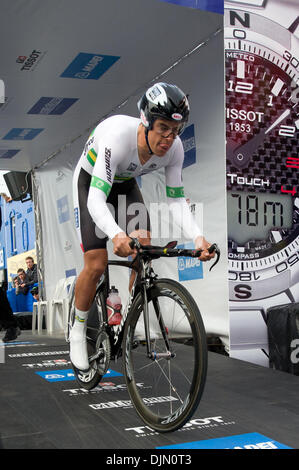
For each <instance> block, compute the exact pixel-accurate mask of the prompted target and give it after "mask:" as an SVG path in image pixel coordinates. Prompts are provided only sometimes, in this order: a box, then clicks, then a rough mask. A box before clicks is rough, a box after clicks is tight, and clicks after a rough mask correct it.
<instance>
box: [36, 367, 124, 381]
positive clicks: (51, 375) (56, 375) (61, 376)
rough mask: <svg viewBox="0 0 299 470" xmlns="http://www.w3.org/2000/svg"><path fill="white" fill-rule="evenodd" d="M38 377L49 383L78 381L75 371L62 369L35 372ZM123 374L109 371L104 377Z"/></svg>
mask: <svg viewBox="0 0 299 470" xmlns="http://www.w3.org/2000/svg"><path fill="white" fill-rule="evenodd" d="M35 373H36V374H37V375H39V376H40V377H42V378H43V379H45V380H47V381H48V382H66V381H68V380H76V378H75V374H74V371H73V369H60V370H53V371H51V372H49V371H48V370H46V371H41V372H35ZM120 376H122V374H120V373H119V372H116V371H114V370H108V371H107V373H106V374H105V375H104V377H107V378H108V377H120Z"/></svg>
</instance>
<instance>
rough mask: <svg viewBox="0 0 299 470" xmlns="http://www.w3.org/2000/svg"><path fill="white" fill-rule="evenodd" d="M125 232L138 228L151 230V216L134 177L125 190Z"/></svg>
mask: <svg viewBox="0 0 299 470" xmlns="http://www.w3.org/2000/svg"><path fill="white" fill-rule="evenodd" d="M124 206H125V211H126V212H125V214H126V217H125V232H126V233H127V234H130V233H132V232H135V231H136V230H139V231H143V233H144V232H150V230H151V227H150V218H149V214H148V211H147V208H146V206H145V203H144V200H143V197H142V194H141V191H140V189H139V186H138V184H137V182H136V180H135V178H134V179H132V180H130V182H128V183H127V188H126V192H125V200H124Z"/></svg>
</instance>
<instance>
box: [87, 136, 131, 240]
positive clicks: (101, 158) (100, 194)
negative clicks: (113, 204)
mask: <svg viewBox="0 0 299 470" xmlns="http://www.w3.org/2000/svg"><path fill="white" fill-rule="evenodd" d="M94 148H95V151H96V153H97V159H96V163H95V165H94V169H93V173H92V177H91V183H90V188H89V194H88V200H87V207H88V210H89V213H90V215H91V217H92V219H93V220H94V222H95V224H96V225H97V227H99V228H100V229H101V230H102V231H103V232H104V233H105V234H106V235H107V236H108V237H109V238H110V239H111V240H112V239H113V238H114V237H115V236H116V235H117V234H118V233H120V232H123V230H122V229H121V228H120V227H119V226H118V225H117V223H116V222H115V220H114V217H113V216H112V214H111V212H110V210H109V208H108V205H107V197H108V195H109V193H110V191H111V187H112V183H113V178H114V175H115V172H116V168H117V164H118V159H119V158H120V152H119V146H118V145H117V144H115V142H113V145H112V144H111V145H110V143H109V139H107V140H106V141H105V142H102V143H101V144H97V142H95V145H94Z"/></svg>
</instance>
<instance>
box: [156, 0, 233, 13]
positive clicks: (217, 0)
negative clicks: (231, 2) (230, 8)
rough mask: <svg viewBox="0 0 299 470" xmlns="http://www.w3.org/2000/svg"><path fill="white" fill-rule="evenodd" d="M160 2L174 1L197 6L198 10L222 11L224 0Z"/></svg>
mask: <svg viewBox="0 0 299 470" xmlns="http://www.w3.org/2000/svg"><path fill="white" fill-rule="evenodd" d="M160 1H162V2H168V3H174V4H175V5H181V6H183V7H190V8H197V9H198V10H206V11H212V12H214V13H220V14H222V15H223V13H224V0H160Z"/></svg>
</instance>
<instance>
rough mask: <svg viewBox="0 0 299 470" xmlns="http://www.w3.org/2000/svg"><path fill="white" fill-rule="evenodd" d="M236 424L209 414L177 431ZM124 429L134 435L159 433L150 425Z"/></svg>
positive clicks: (191, 421) (141, 435) (193, 420)
mask: <svg viewBox="0 0 299 470" xmlns="http://www.w3.org/2000/svg"><path fill="white" fill-rule="evenodd" d="M232 424H236V423H235V421H226V420H225V419H224V418H223V417H222V416H210V417H208V418H194V419H191V420H190V421H188V422H187V423H186V424H185V425H184V426H183V427H182V428H181V429H179V430H178V431H177V432H184V431H193V430H196V431H198V430H199V429H207V428H215V427H219V426H228V425H232ZM125 431H127V432H130V433H134V434H135V437H148V436H152V435H153V434H157V435H159V433H158V432H157V431H154V430H153V429H152V428H151V427H150V426H136V427H133V428H126V429H125Z"/></svg>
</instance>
